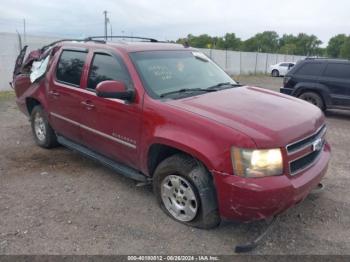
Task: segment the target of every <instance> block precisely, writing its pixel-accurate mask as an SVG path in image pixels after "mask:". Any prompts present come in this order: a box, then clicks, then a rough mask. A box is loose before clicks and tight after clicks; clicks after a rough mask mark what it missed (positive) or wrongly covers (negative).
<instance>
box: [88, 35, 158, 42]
mask: <svg viewBox="0 0 350 262" xmlns="http://www.w3.org/2000/svg"><path fill="white" fill-rule="evenodd" d="M99 38H103V39H106V37H105V36H89V37H87V38H85V39H84V40H85V41H93V40H94V39H99ZM108 38H122V39H123V38H128V39H139V40H146V41H149V42H153V43H156V42H160V41H158V40H157V39H154V38H148V37H139V36H123V35H112V36H108V37H107V39H108Z"/></svg>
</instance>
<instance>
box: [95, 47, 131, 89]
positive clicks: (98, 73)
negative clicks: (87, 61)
mask: <svg viewBox="0 0 350 262" xmlns="http://www.w3.org/2000/svg"><path fill="white" fill-rule="evenodd" d="M106 80H117V81H122V82H124V84H125V85H126V87H127V88H128V89H130V87H131V81H130V77H129V74H128V72H127V70H126V68H125V66H124V64H123V63H122V62H121V61H119V60H118V59H116V58H115V57H112V56H110V55H107V54H95V55H94V58H93V61H92V64H91V67H90V73H89V80H88V88H89V89H95V88H96V86H97V85H98V84H99V83H100V82H102V81H106Z"/></svg>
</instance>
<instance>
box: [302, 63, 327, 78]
mask: <svg viewBox="0 0 350 262" xmlns="http://www.w3.org/2000/svg"><path fill="white" fill-rule="evenodd" d="M325 67H326V64H325V63H306V64H304V65H303V66H301V68H300V69H299V70H298V71H297V72H296V74H298V75H311V76H320V75H322V73H323V71H324V69H325Z"/></svg>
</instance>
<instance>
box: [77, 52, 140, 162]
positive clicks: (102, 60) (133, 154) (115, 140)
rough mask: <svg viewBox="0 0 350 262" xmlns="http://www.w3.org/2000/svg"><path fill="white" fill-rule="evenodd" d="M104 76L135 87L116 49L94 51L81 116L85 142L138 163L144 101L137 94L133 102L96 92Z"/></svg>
mask: <svg viewBox="0 0 350 262" xmlns="http://www.w3.org/2000/svg"><path fill="white" fill-rule="evenodd" d="M104 80H118V81H122V82H124V83H125V85H126V86H127V88H128V89H134V87H133V83H132V81H131V77H130V75H129V72H128V70H127V67H126V66H125V64H124V62H123V60H122V58H121V57H120V56H119V55H117V54H115V53H108V52H103V51H98V52H95V53H93V54H92V58H91V64H90V67H89V73H88V77H87V81H86V90H87V92H85V93H84V99H83V100H82V101H81V102H82V104H83V107H84V113H82V114H83V115H84V117H83V118H82V120H81V124H82V125H81V132H82V136H83V143H84V144H85V145H86V146H87V147H90V148H91V149H93V150H95V151H97V152H99V153H101V154H103V155H105V156H108V157H110V158H112V159H114V160H116V161H119V162H122V163H124V164H127V165H129V166H131V167H137V155H138V154H137V145H138V144H139V143H138V142H139V137H140V125H141V124H140V123H141V110H142V107H141V102H140V100H139V99H138V97H137V95H136V99H135V101H133V102H132V103H130V102H125V101H123V100H119V99H107V98H101V97H98V96H96V93H95V89H96V86H97V85H98V84H99V83H100V82H102V81H104Z"/></svg>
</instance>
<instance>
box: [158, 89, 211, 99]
mask: <svg viewBox="0 0 350 262" xmlns="http://www.w3.org/2000/svg"><path fill="white" fill-rule="evenodd" d="M215 91H217V90H215V89H206V88H183V89H179V90H175V91H170V92H165V93H163V94H161V95H160V97H162V98H163V97H166V96H168V95H173V94H181V93H189V92H215Z"/></svg>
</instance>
